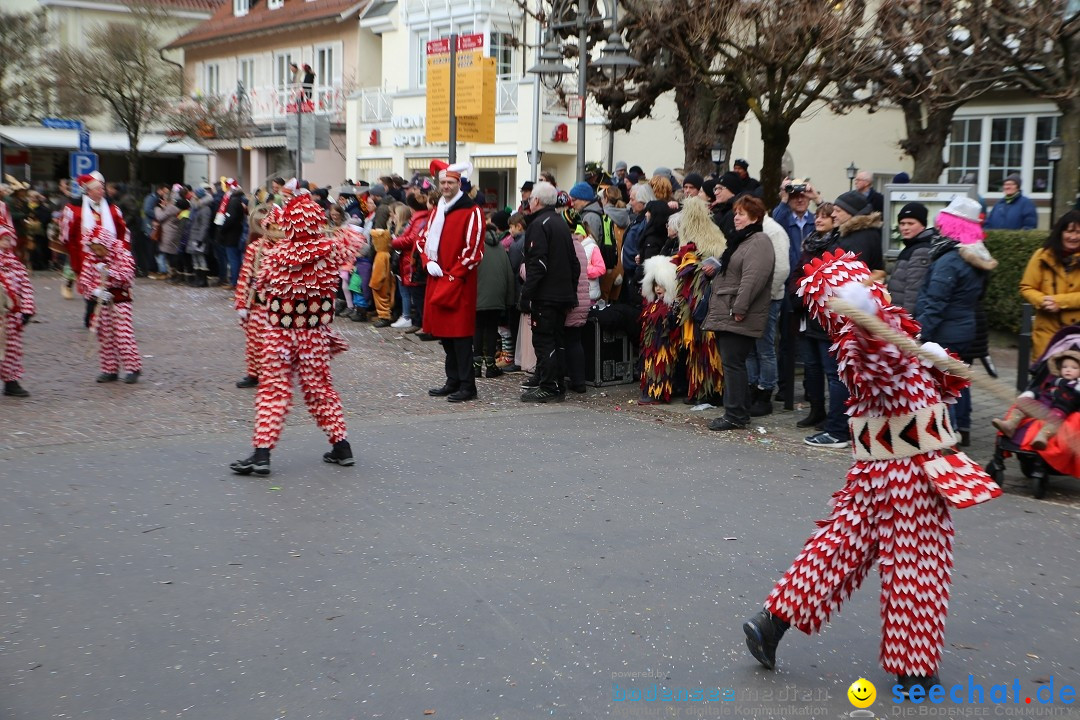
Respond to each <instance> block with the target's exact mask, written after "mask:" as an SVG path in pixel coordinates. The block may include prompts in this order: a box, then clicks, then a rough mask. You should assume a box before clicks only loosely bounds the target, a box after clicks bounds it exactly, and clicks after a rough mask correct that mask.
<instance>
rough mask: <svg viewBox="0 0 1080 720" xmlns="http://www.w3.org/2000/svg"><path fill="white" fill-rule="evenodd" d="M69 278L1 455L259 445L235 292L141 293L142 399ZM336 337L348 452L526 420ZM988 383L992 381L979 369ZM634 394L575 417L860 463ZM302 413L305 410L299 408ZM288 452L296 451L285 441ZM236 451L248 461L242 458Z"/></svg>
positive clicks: (401, 340)
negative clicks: (502, 419) (182, 444)
mask: <svg viewBox="0 0 1080 720" xmlns="http://www.w3.org/2000/svg"><path fill="white" fill-rule="evenodd" d="M59 284H60V280H59V277H58V276H57V275H55V274H53V273H37V274H35V276H34V287H35V290H36V293H37V303H38V315H37V316H36V317H35V319H34V322H33V323H32V324H31V325H30V326H28V327H27V330H26V335H25V338H26V355H27V357H26V368H27V370H26V375H25V377H24V379H23V385H24V386H25V387H26V388H27V389H28V390H29V391H30V392H31V397H30V398H28V399H16V398H7V397H0V418H2V419H3V422H2V423H0V453H3V454H5V455H7V454H11V452H13V451H19V450H29V449H34V450H37V451H40V450H41V449H42V448H46V447H49V446H55V445H65V444H70V443H86V442H95V441H109V440H138V439H140V438H167V437H170V436H184V435H193V434H204V433H223V432H240V431H245V432H246V431H248V430H250V428H251V425H252V419H253V408H252V400H253V397H254V391H253V390H241V389H238V388H236V387H235V385H234V384H235V382H236V380H238V379H240V377H242V375H243V347H242V343H243V335H242V331H241V329H240V328H239V326H238V324H237V323H236V322H235V315H234V313H233V311H232V304H231V303H232V292H231V291H227V290H225V289H219V288H188V287H182V286H174V285H169V284H167V283H164V282H162V281H153V280H146V279H141V280H138V281H137V285H136V290H135V334H136V338H137V340H138V343H139V349H140V352H141V353H142V355H143V358H144V365H143V374H142V379H141V381H140V382H139V384H137V385H124V384H122V383H112V384H106V385H99V384H97V383H95V382H94V378H95V376H96V375H97V372H98V369H97V358H96V350H95V348H93V347H92V346H91V345H90V344H89V337H88V336H89V334H88V332H87V331H86V330H85V329H84V328H83V327H82V311H83V303H82V302H81V301H80V300H68V301H65V300H64V299H62V298H61V297H60V293H59ZM335 326H336V327H337V328H338V330H339V331H340V332H341V333H342V334H343V335H344V336H345V337H346V338H347V339H348V341H349V343H350V346H351V349H350V351H349V352H348V353H345V354H344V355H342V356H339V357H338V358H337V359H335V361H334V366H333V369H334V380H335V385H336V387H337V388H338V390H339V391H340V393H341V395H342V398H343V400H344V403H345V413H346V419H347V421H348V424H349V429H350V438H351V439H352V441H353V443H354V444H358V445H359V446H361V447H362V446H363V443H364V439H363V436H364V427H365V424H367V423H372V422H378V421H380V420H381V419H386V418H390V417H394V416H410V415H416V414H424V415H448V416H452V415H454V414H457V413H476V412H478V411H479V412H490V413H493V414H497V413H500V412H512V411H514V409H519V408H521V407H522V404H521V403H520V402H519V400H518V397H519V395H520V392H521V391H520V388H519V383H520V381H521V380H522V379H523V378H524V376H523V375H520V374H512V375H505V376H504V377H502V378H497V379H492V380H488V379H482V380H479V381H478V384H479V388H480V397H481V400H480V401H479V402H475V403H463V404H461V405H453V404H450V403H447V402H445V401H443V400H440V399H433V398H430V397H428V395H427V389H428V388H429V387H433V386H437V385H440V384H441V383H442V379H443V376H442V358H443V354H442V350H441V348H440V347H439V345H438V343H434V342H422V341H420V340H418V339H417V338H416V336H415V335H406V334H404V333H402V332H400V331H396V330H393V329H390V328H385V329H376V328H374V327H373V326H372V325H371V324H370V323H353V322H348V321H339V322H337V323H335ZM993 354H994V357H995V361H996V362H997V364H998V368H999V371H1000V373H1001V376H1002V381H1003V382H1004V383H1005V384H1007V385H1011V384H1012V383H1013V381H1014V378H1015V375H1016V371H1015V367H1016V358H1015V351H1014V350H1010V349H1008V348H997V349H995V350H994V353H993ZM976 372H977V373H982V372H983V371H982V369H981V368H978V369H976ZM637 396H638V392H637V388H636V386H635V385H624V386H614V387H606V388H590V390H589V392H588V394H587V395H584V396H575V397H572V398H570V399H568V401H567V405H570V404H574V403H577V404H583V405H586V406H589V407H591V408H593V409H602V410H607V411H610V412H622V413H630V414H633V415H634V416H636V417H639V418H640V419H641V420H643V421H645V422H651V423H659V424H664V425H678V426H683V427H684V428H685V429H686V431H687V432H691V433H695V434H697V435H699V436H700V437H701V439H702V441H711V442H740V443H744V444H754V445H757V446H759V447H760V448H761V449H762V450H771V451H780V452H787V453H793V454H799V455H801V454H804V453H816V454H820V455H825V456H835V457H836V466H837V472H838V474H839V473H842V472H843V469H844V468H845V467H846V465H847V463H848V461H849V457H850V456H849V455H848V454H847V453H846V452H843V451H836V450H822V449H811V448H808V447H806V446H805V445H804V444H803V443H802V438H803V437H804V436H805V435H806V434H807V433H805V432H804V431H801V430H799V429H798V428H796V427H795V420H796V419H798V418H801V417H803V415H804V409H803V408H801V407H798V406H797V407H796V410H795V412H794V413H789V412H783V411H782V410H781V406H780V405H779V404H777V405H776V406H775V407H776V408H777V412H775V413H774V414H773V415H771V416H769V417H766V418H760V419H759V420H758V421H756V422H755V423H754V426H753V428H752V429H751V430H750V431H747V432H745V433H741V434H739V435H737V436H734V437H732V436H730V435H725V437H723V438H718V437H716V435H714V434H712V433H709V432H708V431H707V430H706V429H705V423H706V421H707V420H708V419H711V418H712V417H714V416H715V415H716V413H717V411H715V410H705V411H694V410H692V409H691V408H690V407H688V406H686V405H683V404H681V403H673V404H672V405H668V406H651V407H639V406H637V405H636V403H635V399H636V398H637ZM974 398H975V399H974V408H975V412H974V417H973V426H974V430H973V432H972V446H971V447H970V448H967V452H968V454H969V455H971V456H972V457H973V458H975V459H977V460H978V461H980V462H986V461H988V460H989V459H990V457H991V456H992V454H993V442H994V431H993V428H992V427H991V426H990V418H992V417H994V416H995V415H997V414H998V413H1000V412H1001V411H1002V410H1003V407H1004V406H1003V403H1002V402H1001V401H1000V400H999V399H998V398H996V397H994V396H992V395H990V394H987V393H986V392H985V391H984V390H980V389H976V390H975V393H974ZM297 402H299V405H297V404H296V403H297ZM289 422H290V424H292V425H296V424H300V423H303V424H306V425H310V423H311V420H310V418H309V417H308V416H307V413H306V412H305V411H304V409H303V403H302V400H301V399H300V398H299V396H297V397H296V398H294V406H293V410H292V412H291V414H290V416H289ZM285 442H288V430H286V435H285ZM238 450H242V449H240V448H238ZM1005 487H1006V490H1007V491H1010V492H1016V493H1019V494H1030V490H1029V488H1028V482H1027V480H1026V479H1025V478H1024V477H1023V476H1022V474H1021V473H1020V470H1019V467H1018V465H1017V463H1016V462H1015V460H1010V461H1008V462H1007V470H1006V480H1005ZM1047 499H1048V500H1050V501H1058V502H1065V503H1069V504H1080V482H1078V481H1077V480H1075V479H1071V478H1055V479H1054V480H1053V481H1052V483H1051V490H1050V493H1049V495H1048V498H1047Z"/></svg>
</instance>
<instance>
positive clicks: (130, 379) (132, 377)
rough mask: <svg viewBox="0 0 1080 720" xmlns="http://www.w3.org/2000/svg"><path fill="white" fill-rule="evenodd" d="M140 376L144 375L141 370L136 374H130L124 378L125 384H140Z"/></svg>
mask: <svg viewBox="0 0 1080 720" xmlns="http://www.w3.org/2000/svg"><path fill="white" fill-rule="evenodd" d="M140 375H142V371H141V370H136V371H135V372H129V373H128V374H127V375H125V376H124V383H125V384H126V385H134V384H135V383H137V382H139V376H140Z"/></svg>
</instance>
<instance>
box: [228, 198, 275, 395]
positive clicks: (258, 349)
mask: <svg viewBox="0 0 1080 720" xmlns="http://www.w3.org/2000/svg"><path fill="white" fill-rule="evenodd" d="M280 220H281V208H279V207H278V206H277V205H260V206H259V207H257V208H255V209H254V210H252V211H251V216H250V218H249V220H248V225H249V227H250V228H251V235H250V237H249V238H248V244H247V249H245V250H244V259H243V262H242V263H241V265H240V274H239V275H238V276H237V278H236V293H235V294H234V296H233V300H234V302H233V305H234V307H235V309H236V312H237V315H238V316H239V318H240V325H241V326H242V327H243V328H244V364H245V367H246V368H247V374H245V375H244V377H243V379H241V380H238V381H237V383H236V387H238V388H249V387H255V386H256V385H258V384H259V360H260V358H261V357H262V345H263V337H264V335H265V334H266V299H265V298H262V297H259V295H258V294H257V293H256V292H255V286H256V284H257V283H256V281H255V278H256V276H257V275H258V274H259V271H260V270H261V269H262V267H263V257H264V256H265V255H266V252H267V251H268V250H269V249H270V248H271V247H273V245H274V242H275V241H276V240H277V236H279V235H280V229H279V225H280Z"/></svg>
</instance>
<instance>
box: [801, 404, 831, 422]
mask: <svg viewBox="0 0 1080 720" xmlns="http://www.w3.org/2000/svg"><path fill="white" fill-rule="evenodd" d="M826 417H828V413H826V412H825V406H824V405H811V406H810V414H809V415H807V416H806V417H804V418H803V419H802V420H800V421H799V422H797V423H795V427H798V428H808V427H815V426H816V425H817V424H818V423H821V422H825V418H826Z"/></svg>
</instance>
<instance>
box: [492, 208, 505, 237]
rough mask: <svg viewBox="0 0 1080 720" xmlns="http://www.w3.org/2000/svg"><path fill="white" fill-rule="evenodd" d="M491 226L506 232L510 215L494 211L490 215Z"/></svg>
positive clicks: (502, 211)
mask: <svg viewBox="0 0 1080 720" xmlns="http://www.w3.org/2000/svg"><path fill="white" fill-rule="evenodd" d="M491 224H492V225H494V226H495V229H496V230H501V231H502V232H506V231H507V230H509V229H510V213H508V212H506V211H505V210H496V211H495V212H493V213H491Z"/></svg>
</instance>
